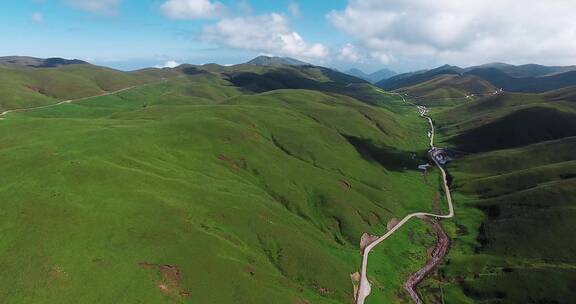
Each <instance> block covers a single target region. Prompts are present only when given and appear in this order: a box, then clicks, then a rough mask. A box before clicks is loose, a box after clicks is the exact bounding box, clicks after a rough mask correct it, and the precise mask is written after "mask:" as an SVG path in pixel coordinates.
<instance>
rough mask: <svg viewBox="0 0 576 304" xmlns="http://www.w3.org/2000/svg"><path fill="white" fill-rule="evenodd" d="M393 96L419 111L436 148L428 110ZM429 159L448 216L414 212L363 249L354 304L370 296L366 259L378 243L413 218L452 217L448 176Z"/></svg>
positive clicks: (435, 161) (359, 303)
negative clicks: (436, 171) (438, 179)
mask: <svg viewBox="0 0 576 304" xmlns="http://www.w3.org/2000/svg"><path fill="white" fill-rule="evenodd" d="M386 93H387V92H386ZM388 94H394V93H388ZM394 95H397V96H400V97H401V98H402V100H403V101H404V102H405V103H407V104H410V105H413V106H416V107H417V108H418V110H419V113H420V117H422V118H424V119H426V120H428V123H429V124H430V132H429V134H428V135H429V137H430V149H434V148H436V147H434V134H435V128H434V122H433V121H432V118H430V116H428V109H426V107H424V106H417V105H414V104H413V103H410V102H408V101H406V99H405V98H404V96H402V95H401V94H394ZM431 158H432V160H433V161H434V163H435V164H436V166H437V167H438V169H439V170H440V172H441V173H442V183H443V186H444V193H445V194H446V200H447V201H448V214H446V215H442V214H433V213H426V212H416V213H412V214H409V215H407V216H406V217H404V218H403V219H402V220H401V221H400V222H399V223H398V224H397V225H396V226H394V228H392V229H391V230H389V231H388V232H387V233H386V234H384V235H383V236H381V237H379V238H378V239H377V240H376V241H374V242H372V243H371V244H370V245H368V246H366V248H365V249H364V251H363V253H362V268H361V270H360V283H359V286H358V294H357V295H356V304H364V302H365V301H366V298H367V297H368V296H369V295H370V292H371V290H372V285H370V282H369V281H368V278H367V275H366V273H367V271H368V257H369V255H370V252H371V251H372V250H373V249H374V248H375V247H376V246H378V245H379V244H380V243H382V242H383V241H384V240H386V239H387V238H389V237H390V236H391V235H392V234H394V233H395V232H396V231H398V230H399V229H400V228H402V226H404V224H406V223H407V222H408V221H410V220H411V219H412V218H415V217H417V218H426V217H432V218H437V219H448V218H452V217H454V205H453V203H452V195H451V193H450V187H449V186H448V175H447V173H446V170H444V168H443V167H442V165H440V163H438V161H437V160H436V158H434V157H431Z"/></svg>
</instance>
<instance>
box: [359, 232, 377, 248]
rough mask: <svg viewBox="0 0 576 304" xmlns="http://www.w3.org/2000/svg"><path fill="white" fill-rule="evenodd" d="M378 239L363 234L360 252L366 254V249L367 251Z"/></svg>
mask: <svg viewBox="0 0 576 304" xmlns="http://www.w3.org/2000/svg"><path fill="white" fill-rule="evenodd" d="M377 239H378V236H377V235H371V234H368V233H364V234H362V237H361V238H360V252H361V253H364V249H366V247H368V245H370V244H372V242H374V241H376V240H377Z"/></svg>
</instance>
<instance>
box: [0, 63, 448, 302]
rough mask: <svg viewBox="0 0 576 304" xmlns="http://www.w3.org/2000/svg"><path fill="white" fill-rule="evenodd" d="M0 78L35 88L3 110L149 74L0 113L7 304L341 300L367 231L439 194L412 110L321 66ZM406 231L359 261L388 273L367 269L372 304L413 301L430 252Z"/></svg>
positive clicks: (0, 226)
mask: <svg viewBox="0 0 576 304" xmlns="http://www.w3.org/2000/svg"><path fill="white" fill-rule="evenodd" d="M2 71H3V75H4V77H5V78H6V79H10V81H13V83H14V84H18V86H15V88H17V89H19V90H20V92H23V91H26V90H25V88H26V85H27V84H30V83H32V84H35V85H41V86H42V88H44V90H43V91H42V92H36V93H34V94H32V95H33V96H37V97H39V98H40V97H42V98H45V99H43V100H38V101H34V102H31V101H30V100H29V99H28V98H23V97H22V96H21V95H19V97H20V98H21V99H15V98H12V97H10V98H6V99H4V100H3V106H4V107H7V108H9V107H16V106H23V105H24V106H30V105H36V104H42V103H46V102H49V101H52V99H53V100H55V99H56V98H74V97H78V96H86V95H90V94H94V93H95V94H98V93H100V92H103V91H110V90H114V89H117V88H119V87H122V86H123V85H125V86H131V85H134V84H139V83H143V82H148V81H150V79H154V81H151V82H149V83H148V84H144V85H138V86H137V87H136V88H133V89H131V90H127V91H123V92H121V93H118V94H115V95H109V96H102V97H96V98H91V99H86V100H82V101H78V102H75V103H71V104H63V105H60V106H55V107H49V108H43V109H37V110H33V111H26V112H18V113H10V114H8V115H6V116H4V117H3V120H0V172H2V175H0V185H1V186H0V201H1V202H2V208H0V214H1V216H2V221H0V231H2V237H1V238H0V265H1V266H2V268H3V271H4V274H5V275H4V276H2V279H1V280H2V282H1V283H2V284H1V286H2V287H0V298H2V299H3V301H7V302H11V303H39V302H42V303H59V304H61V303H223V304H225V303H270V302H271V301H272V302H274V303H286V304H294V303H349V302H351V299H352V296H353V289H352V281H351V279H350V274H351V273H353V272H355V271H357V270H358V267H359V263H360V254H359V247H358V244H359V239H360V236H361V235H362V233H364V232H371V233H381V232H382V231H384V230H385V229H386V228H385V227H386V224H387V222H388V221H389V220H390V219H391V218H393V217H396V218H400V217H402V216H404V215H405V214H407V213H408V212H412V211H416V210H430V209H431V208H432V205H433V204H432V203H431V201H432V198H433V197H434V195H435V193H436V192H437V189H438V183H437V181H438V178H437V176H436V175H435V174H432V175H431V176H429V178H428V182H427V183H425V180H424V179H423V177H422V175H421V173H420V172H418V171H417V170H416V166H415V165H416V164H418V163H419V160H421V159H422V160H421V161H424V160H423V158H424V157H425V153H426V140H427V139H426V136H425V133H426V129H427V126H426V124H425V122H423V121H422V120H421V119H419V118H418V117H417V115H416V112H415V110H414V109H413V108H412V107H408V106H407V105H405V104H404V103H402V102H401V101H400V100H398V99H397V98H395V97H392V96H391V95H388V94H383V93H379V91H378V90H376V89H375V88H374V87H371V86H370V85H368V84H366V83H365V82H363V81H359V80H356V79H355V78H352V77H348V76H343V75H341V74H339V73H336V72H333V71H331V70H328V69H323V68H314V67H304V68H301V69H299V68H294V67H292V68H285V67H276V68H272V67H257V66H247V65H243V66H236V67H215V66H210V67H195V66H182V67H179V68H177V69H174V70H156V69H151V70H143V71H137V72H134V73H116V72H115V71H110V70H107V69H102V68H96V67H92V66H83V67H80V66H70V67H60V68H57V69H42V70H35V71H34V72H32V71H29V70H15V69H8V68H6V69H3V70H2ZM275 72H276V73H277V74H273V73H275ZM107 73H108V74H107ZM245 73H249V74H248V75H249V76H250V77H248V79H249V80H250V81H248V82H245V83H244V82H239V81H238V77H245V76H242V75H243V74H245ZM106 75H110V76H106ZM261 75H266V77H268V76H271V75H279V76H278V77H277V78H274V79H273V78H272V77H269V78H270V79H273V82H271V83H272V84H273V85H270V83H268V82H265V81H266V78H265V77H262V76H261ZM109 77H115V78H114V79H115V80H114V81H110V79H113V78H109ZM162 78H165V79H164V81H158V79H160V80H161V79H162ZM241 79H242V78H241ZM348 81H350V82H348ZM254 88H258V89H254ZM345 88H348V89H349V90H348V91H344V89H345ZM278 89H279V90H278ZM26 92H27V91H26ZM339 92H342V93H347V95H343V94H339ZM349 92H352V93H349ZM354 96H358V98H354ZM49 99H50V100H49ZM376 101H387V107H386V108H384V107H378V106H374V105H372V103H374V104H375V103H376ZM366 151H369V152H370V153H366ZM392 157H393V159H397V160H402V162H401V165H398V164H397V162H390V161H389V160H388V159H389V158H392ZM407 229H408V232H409V235H411V237H403V238H398V239H394V240H391V241H390V245H391V246H392V248H393V249H392V250H390V251H385V252H384V251H382V252H379V253H375V254H374V255H373V256H372V257H371V263H374V265H389V264H394V265H396V266H397V267H395V268H391V269H388V270H387V271H386V272H376V273H373V274H371V277H372V278H373V279H374V281H375V282H377V284H378V286H380V287H381V288H382V291H381V292H378V291H375V293H374V299H375V300H382V299H384V300H386V301H403V300H405V299H407V296H406V295H405V294H403V293H402V292H398V291H399V290H402V289H401V284H402V282H403V280H405V278H406V277H407V275H408V274H409V272H410V271H413V270H415V269H416V268H418V265H420V264H422V263H423V260H424V259H425V258H426V252H425V247H424V244H428V243H430V242H431V241H432V237H431V235H430V234H429V233H427V231H426V225H425V224H423V223H414V224H413V225H411V226H410V227H407ZM398 257H408V258H402V263H396V262H395V261H396V260H398Z"/></svg>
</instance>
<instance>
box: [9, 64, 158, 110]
mask: <svg viewBox="0 0 576 304" xmlns="http://www.w3.org/2000/svg"><path fill="white" fill-rule="evenodd" d="M151 81H157V79H155V78H154V77H152V76H151V75H150V76H148V75H145V74H139V73H125V72H120V71H116V70H113V69H109V68H104V67H98V66H94V65H88V64H72V65H65V66H59V67H54V68H30V67H20V66H8V65H4V66H3V65H0V94H1V95H2V99H0V111H4V110H11V109H17V108H30V107H35V106H42V105H47V104H52V103H55V102H57V101H59V100H67V99H76V98H81V97H85V96H94V95H98V94H103V93H105V92H110V91H115V90H119V89H123V88H126V87H129V86H134V85H138V84H143V83H146V82H151Z"/></svg>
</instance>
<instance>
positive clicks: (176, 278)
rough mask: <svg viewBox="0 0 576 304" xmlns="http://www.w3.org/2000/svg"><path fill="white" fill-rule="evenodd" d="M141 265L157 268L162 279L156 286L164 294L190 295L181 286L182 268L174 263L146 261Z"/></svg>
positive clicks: (182, 297) (182, 296) (171, 295)
mask: <svg viewBox="0 0 576 304" xmlns="http://www.w3.org/2000/svg"><path fill="white" fill-rule="evenodd" d="M139 265H140V266H141V267H143V268H146V269H153V270H156V271H157V272H158V274H159V277H160V279H159V280H157V281H156V282H155V284H156V287H157V288H158V289H159V290H160V291H161V292H162V293H164V294H166V295H168V296H170V297H174V298H180V299H185V298H188V297H190V293H189V292H187V291H185V290H183V289H182V288H181V287H180V282H181V280H182V274H181V272H180V269H179V268H178V267H177V266H174V265H158V264H151V263H146V262H141V263H139Z"/></svg>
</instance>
